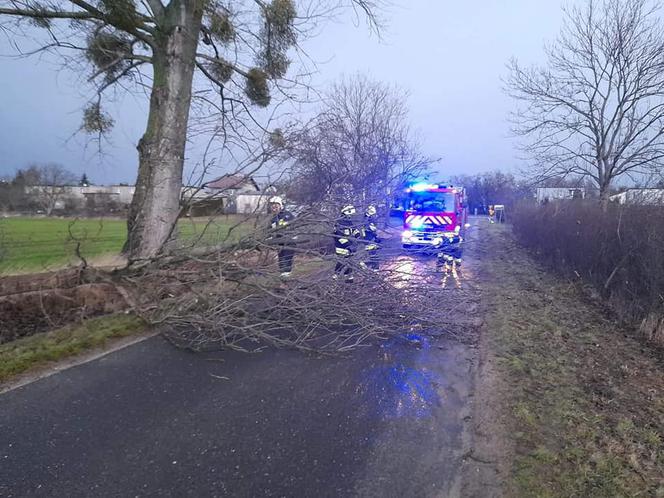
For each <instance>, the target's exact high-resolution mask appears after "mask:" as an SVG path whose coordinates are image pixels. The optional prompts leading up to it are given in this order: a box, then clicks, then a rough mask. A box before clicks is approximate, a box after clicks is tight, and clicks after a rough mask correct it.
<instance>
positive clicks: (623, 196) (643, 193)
mask: <svg viewBox="0 0 664 498" xmlns="http://www.w3.org/2000/svg"><path fill="white" fill-rule="evenodd" d="M610 199H611V201H613V202H617V203H618V204H640V205H645V206H652V205H657V204H664V189H661V188H630V189H627V190H625V191H624V192H621V193H619V194H616V195H612V196H611V197H610Z"/></svg>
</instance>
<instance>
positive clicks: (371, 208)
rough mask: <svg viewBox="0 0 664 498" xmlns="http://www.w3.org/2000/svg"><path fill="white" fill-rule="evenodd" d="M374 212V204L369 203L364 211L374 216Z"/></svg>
mask: <svg viewBox="0 0 664 498" xmlns="http://www.w3.org/2000/svg"><path fill="white" fill-rule="evenodd" d="M376 212H377V211H376V206H374V205H373V204H369V205H368V206H367V211H366V213H367V216H376Z"/></svg>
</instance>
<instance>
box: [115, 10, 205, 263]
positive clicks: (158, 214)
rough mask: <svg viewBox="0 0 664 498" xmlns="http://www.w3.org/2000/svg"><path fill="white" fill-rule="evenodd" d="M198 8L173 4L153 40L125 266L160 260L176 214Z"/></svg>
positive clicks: (200, 15)
mask: <svg viewBox="0 0 664 498" xmlns="http://www.w3.org/2000/svg"><path fill="white" fill-rule="evenodd" d="M202 14H203V10H202V2H200V1H198V0H181V1H178V0H173V1H172V2H171V3H170V4H169V5H168V7H167V9H166V13H165V17H166V21H165V22H164V25H165V29H162V30H161V32H160V33H158V34H157V35H156V36H155V47H154V48H153V70H154V75H153V78H154V81H153V84H152V94H151V96H150V112H149V115H148V124H147V128H146V130H145V134H144V135H143V137H142V138H141V140H140V142H139V144H138V155H139V166H138V178H137V179H136V192H135V194H134V197H133V199H132V202H131V206H130V209H129V217H128V220H127V228H128V238H127V243H126V244H125V248H124V252H125V254H127V256H128V257H129V260H130V261H135V260H139V259H147V258H153V257H155V256H157V255H158V254H159V252H160V251H161V250H162V248H163V246H164V244H165V243H166V241H167V240H168V238H169V236H170V235H171V233H172V232H173V228H174V226H175V223H176V222H177V218H178V214H179V211H180V193H181V189H182V168H183V165H184V153H185V143H186V138H187V123H188V120H189V107H190V103H191V87H192V81H193V73H194V66H195V54H196V47H197V45H198V33H199V31H200V29H201V19H202Z"/></svg>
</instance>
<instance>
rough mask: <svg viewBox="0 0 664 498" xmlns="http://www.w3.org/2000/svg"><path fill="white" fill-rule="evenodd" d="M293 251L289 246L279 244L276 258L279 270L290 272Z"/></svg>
mask: <svg viewBox="0 0 664 498" xmlns="http://www.w3.org/2000/svg"><path fill="white" fill-rule="evenodd" d="M294 256H295V251H294V250H293V249H292V248H291V247H287V246H281V247H280V248H279V253H278V254H277V258H278V259H279V271H280V272H281V273H290V272H291V270H292V269H293V257H294Z"/></svg>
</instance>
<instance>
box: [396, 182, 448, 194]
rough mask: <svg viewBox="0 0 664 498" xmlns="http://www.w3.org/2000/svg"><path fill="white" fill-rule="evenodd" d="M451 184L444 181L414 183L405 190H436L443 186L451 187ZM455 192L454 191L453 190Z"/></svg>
mask: <svg viewBox="0 0 664 498" xmlns="http://www.w3.org/2000/svg"><path fill="white" fill-rule="evenodd" d="M452 187H453V185H447V184H444V183H440V184H436V183H414V184H413V185H411V186H410V187H408V188H407V189H406V192H426V191H427V190H437V189H445V188H452ZM454 193H456V192H454Z"/></svg>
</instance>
